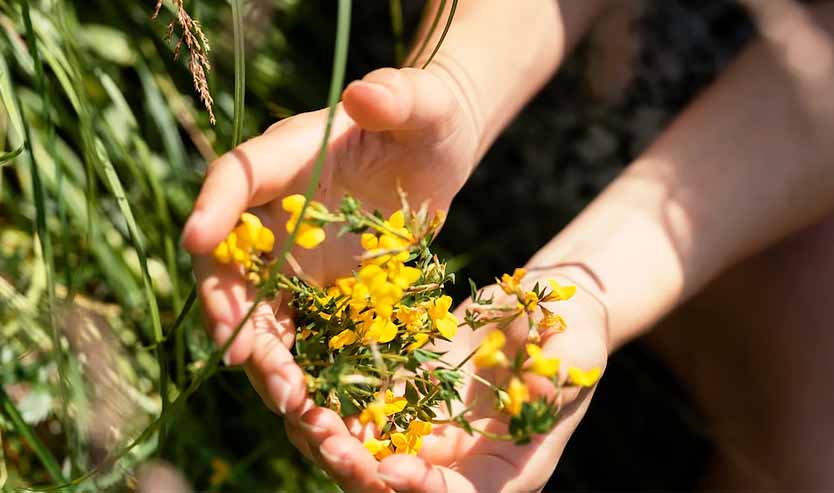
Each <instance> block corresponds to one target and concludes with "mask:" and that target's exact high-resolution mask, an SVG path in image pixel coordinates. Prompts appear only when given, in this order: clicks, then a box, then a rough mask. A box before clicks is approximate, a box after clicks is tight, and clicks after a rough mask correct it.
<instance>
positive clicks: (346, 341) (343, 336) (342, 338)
mask: <svg viewBox="0 0 834 493" xmlns="http://www.w3.org/2000/svg"><path fill="white" fill-rule="evenodd" d="M356 339H357V337H356V332H354V331H352V330H350V329H345V330H343V331H341V332H339V333H338V334H336V335H335V336H333V337H331V338H330V341H329V342H328V343H327V345H328V346H329V347H330V349H332V350H334V351H335V350H336V349H341V348H342V347H344V346H349V345H351V344H353V343H354V342H356Z"/></svg>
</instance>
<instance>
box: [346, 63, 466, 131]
mask: <svg viewBox="0 0 834 493" xmlns="http://www.w3.org/2000/svg"><path fill="white" fill-rule="evenodd" d="M342 98H343V102H344V106H345V110H346V111H347V113H348V115H350V116H351V118H353V119H354V120H355V121H356V123H357V124H359V126H360V127H362V128H364V129H365V130H370V131H374V132H376V131H384V130H417V129H426V128H428V127H435V128H437V129H439V130H442V129H443V128H444V127H446V125H445V124H446V123H448V122H449V121H450V120H451V118H452V116H453V115H454V114H455V108H456V105H457V103H456V100H455V98H454V96H453V95H452V93H451V92H450V90H449V89H448V87H447V86H446V85H445V84H444V83H443V82H442V81H441V80H440V79H439V78H438V77H437V76H435V75H434V74H432V73H430V72H427V71H425V70H419V69H413V68H403V69H393V68H382V69H379V70H375V71H373V72H371V73H369V74H368V75H366V76H365V77H364V78H363V79H362V80H361V81H355V82H352V83H351V84H350V85H348V87H347V88H346V89H345V91H344V94H343V95H342Z"/></svg>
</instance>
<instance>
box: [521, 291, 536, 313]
mask: <svg viewBox="0 0 834 493" xmlns="http://www.w3.org/2000/svg"><path fill="white" fill-rule="evenodd" d="M522 299H523V300H524V302H523V303H522V308H524V311H526V312H528V313H532V312H534V311H535V310H536V306H537V305H538V304H539V297H538V296H537V295H536V293H534V292H533V291H527V292H526V293H524V297H523V298H522Z"/></svg>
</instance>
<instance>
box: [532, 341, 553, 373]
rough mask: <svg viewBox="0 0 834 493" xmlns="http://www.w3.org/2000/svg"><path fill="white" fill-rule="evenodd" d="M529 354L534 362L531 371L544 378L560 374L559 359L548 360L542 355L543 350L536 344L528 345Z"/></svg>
mask: <svg viewBox="0 0 834 493" xmlns="http://www.w3.org/2000/svg"><path fill="white" fill-rule="evenodd" d="M527 354H529V355H530V359H532V360H533V364H532V365H530V370H532V371H533V373H536V374H538V375H541V376H543V377H552V376H553V375H555V374H557V373H559V359H558V358H548V357H547V356H545V355H544V354H542V348H540V347H539V346H536V345H535V344H527Z"/></svg>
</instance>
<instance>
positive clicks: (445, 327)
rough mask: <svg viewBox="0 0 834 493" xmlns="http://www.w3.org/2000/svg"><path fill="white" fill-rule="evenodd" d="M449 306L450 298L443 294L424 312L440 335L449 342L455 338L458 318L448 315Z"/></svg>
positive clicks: (450, 303)
mask: <svg viewBox="0 0 834 493" xmlns="http://www.w3.org/2000/svg"><path fill="white" fill-rule="evenodd" d="M451 306H452V298H451V297H449V296H447V295H445V294H444V295H443V296H441V297H440V298H437V299H436V300H433V302H432V303H431V304H430V305H429V306H428V308H427V310H426V311H427V312H428V314H429V318H431V321H432V322H433V323H434V326H435V327H436V328H437V331H438V332H440V335H442V336H443V337H445V338H446V339H450V340H451V339H452V338H453V337H455V334H456V333H457V331H458V318H457V317H456V316H455V315H454V314H452V313H449V308H450V307H451Z"/></svg>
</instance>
